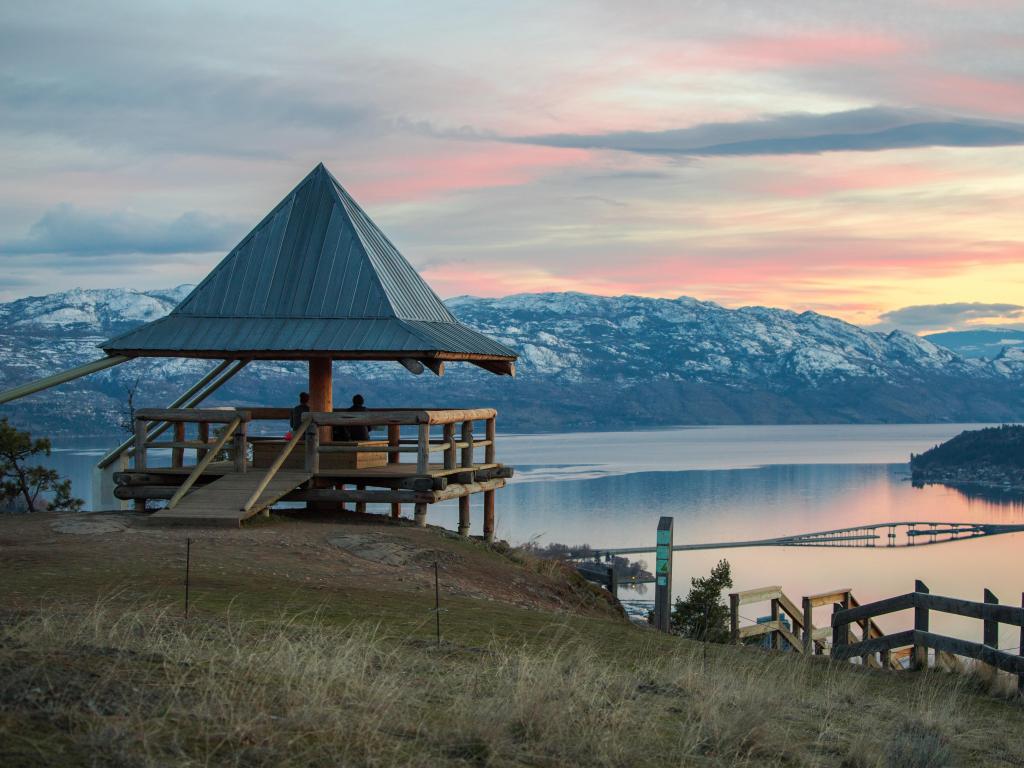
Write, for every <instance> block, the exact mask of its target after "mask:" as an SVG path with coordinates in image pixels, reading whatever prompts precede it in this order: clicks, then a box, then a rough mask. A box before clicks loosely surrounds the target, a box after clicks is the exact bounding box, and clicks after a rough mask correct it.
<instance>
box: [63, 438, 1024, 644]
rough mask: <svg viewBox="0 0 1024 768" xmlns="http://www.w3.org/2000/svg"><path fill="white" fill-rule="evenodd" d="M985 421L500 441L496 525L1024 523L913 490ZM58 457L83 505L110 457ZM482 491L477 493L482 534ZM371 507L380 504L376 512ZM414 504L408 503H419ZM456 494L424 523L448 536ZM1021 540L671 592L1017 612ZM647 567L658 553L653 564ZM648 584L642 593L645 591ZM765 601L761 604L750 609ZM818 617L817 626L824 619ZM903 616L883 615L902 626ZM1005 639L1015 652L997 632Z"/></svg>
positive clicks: (767, 555)
mask: <svg viewBox="0 0 1024 768" xmlns="http://www.w3.org/2000/svg"><path fill="white" fill-rule="evenodd" d="M980 426H984V425H977V424H929V425H826V426H821V425H814V426H724V427H694V428H674V429H659V430H644V431H635V432H603V433H590V434H585V433H573V434H553V435H499V440H498V457H499V459H500V460H501V461H503V462H505V463H508V464H512V465H514V466H515V467H516V477H515V479H514V480H512V481H511V482H510V483H509V485H508V487H507V488H505V489H503V490H502V491H499V492H498V494H497V534H498V536H499V537H500V538H504V539H507V540H508V541H510V542H512V543H522V542H526V541H532V540H535V541H538V542H540V543H548V542H552V541H557V542H561V543H564V544H591V545H593V546H603V547H629V546H646V545H650V544H652V543H653V540H654V530H655V527H656V525H657V522H658V518H659V517H661V516H662V515H672V516H673V517H674V518H675V540H676V543H677V544H682V543H699V542H709V541H729V540H737V539H753V538H765V537H771V536H779V535H784V534H794V533H803V532H810V531H818V530H825V529H829V528H841V527H847V526H854V525H858V524H862V523H872V522H886V521H895V520H933V521H962V522H999V523H1024V500H1022V499H1020V498H1014V497H1006V498H1001V497H1000V496H999V495H998V494H994V493H992V494H985V495H984V496H978V495H968V494H965V493H963V492H961V491H959V490H954V489H951V488H947V487H944V486H927V487H925V488H914V487H913V486H911V484H910V482H909V468H908V466H907V463H906V462H907V460H908V458H909V455H910V453H911V452H914V453H920V452H922V451H924V450H926V449H928V448H930V447H931V446H933V445H935V444H937V443H940V442H942V441H944V440H947V439H949V438H950V437H952V436H954V435H956V434H958V433H959V432H961V431H962V430H964V429H972V428H978V427H980ZM57 448H58V449H59V450H58V451H57V452H55V454H54V457H53V458H54V462H53V463H54V466H56V467H57V468H58V469H60V470H61V471H62V472H64V473H65V474H67V475H68V476H70V477H71V478H72V481H73V485H74V488H75V491H76V494H77V495H79V496H83V497H84V498H88V496H89V494H88V488H89V483H90V482H91V474H90V473H91V468H92V466H93V464H95V462H96V460H97V458H98V457H99V455H101V453H102V450H99V449H82V448H75V447H72V446H60V445H58V446H57ZM481 503H482V500H481V499H480V497H479V496H474V497H473V506H472V514H473V532H474V533H475V534H476V533H479V532H480V528H481V519H482V508H481ZM371 509H372V508H371ZM410 512H411V510H410ZM457 520H458V511H457V507H456V505H455V503H454V502H451V503H446V504H439V505H436V506H435V507H433V508H432V509H431V514H430V522H431V523H436V524H440V525H444V526H445V527H447V528H452V529H454V528H455V527H456V525H457ZM1022 554H1024V534H1007V535H1002V536H990V537H986V538H979V539H975V540H971V541H962V542H953V543H948V544H939V545H934V546H921V547H916V548H913V549H891V550H890V549H884V548H882V549H860V548H810V547H768V548H751V549H731V550H728V551H720V552H716V551H697V552H680V553H676V555H675V558H674V561H673V571H674V583H675V584H674V585H675V590H676V592H677V593H681V594H685V592H686V589H687V588H688V586H689V579H690V577H691V576H699V575H706V574H707V573H708V572H709V571H710V570H711V568H712V566H713V565H714V564H715V563H716V562H717V561H718V559H719V558H721V557H723V556H724V557H726V558H727V559H728V560H729V562H730V563H731V564H732V570H733V579H734V582H735V585H736V589H737V590H743V589H751V588H754V587H760V586H765V585H770V584H780V585H781V586H782V588H783V590H784V591H785V592H786V594H788V595H789V596H790V597H791V598H793V599H795V600H796V601H797V602H798V604H799V600H800V597H801V596H803V595H806V594H813V593H816V592H824V591H827V590H831V589H833V588H838V587H850V588H852V589H853V590H854V593H855V594H856V596H857V597H858V599H859V600H860V601H861V602H868V601H872V600H875V599H879V598H882V597H890V596H892V595H895V594H900V593H904V592H909V591H911V590H912V589H913V585H914V579H921V580H923V581H924V582H925V583H926V584H927V585H928V586H929V587H930V588H931V590H932V592H933V593H936V594H944V595H952V596H956V597H963V598H967V599H973V600H980V599H981V596H982V589H983V588H985V587H988V588H990V589H992V590H993V591H994V592H995V594H996V595H998V596H999V598H1000V599H1001V602H1003V603H1007V604H1012V605H1019V604H1020V600H1021V590H1022V589H1024V566H1022V564H1021V561H1022ZM646 559H647V562H648V563H651V562H652V560H653V555H652V556H649V557H647V558H646ZM651 594H652V593H651V592H649V593H648V594H647V595H646V597H650V596H651ZM766 610H767V609H766V608H765V609H763V610H761V611H758V609H757V608H756V607H754V608H751V611H752V612H753V613H754V614H756V615H750V616H749V618H756V616H757V615H763V613H765V612H766ZM819 610H821V611H822V613H821V614H819V615H818V616H817V617H816V623H823V622H824V621H826V616H825V613H827V609H824V608H823V609H819ZM910 622H911V619H910V617H909V614H906V613H903V614H893V615H892V616H889V617H884V618H883V619H882V621H880V622H879V623H880V624H881V625H882V626H883V627H884V628H885V629H887V630H891V631H895V630H898V629H906V628H908V627H909V626H910ZM932 627H933V630H934V631H940V632H941V631H949V632H951V633H953V632H955V633H956V634H958V635H960V636H963V637H964V638H974V636H975V635H977V639H979V640H980V636H981V623H980V622H977V621H970V620H963V619H958V618H955V617H945V616H939V615H934V614H933V618H932ZM1001 631H1002V634H1001V637H1000V647H1011V646H1012V647H1016V644H1017V642H1018V638H1017V633H1016V630H1014V629H1013V628H1011V627H1003V628H1002V630H1001Z"/></svg>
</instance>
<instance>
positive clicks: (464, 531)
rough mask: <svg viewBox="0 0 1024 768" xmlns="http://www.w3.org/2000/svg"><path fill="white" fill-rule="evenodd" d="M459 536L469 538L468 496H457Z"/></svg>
mask: <svg viewBox="0 0 1024 768" xmlns="http://www.w3.org/2000/svg"><path fill="white" fill-rule="evenodd" d="M459 536H462V537H466V536H469V494H466V495H465V496H459Z"/></svg>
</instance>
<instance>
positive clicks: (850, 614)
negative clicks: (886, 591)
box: [832, 592, 915, 626]
mask: <svg viewBox="0 0 1024 768" xmlns="http://www.w3.org/2000/svg"><path fill="white" fill-rule="evenodd" d="M914 605H915V602H914V593H913V592H910V593H908V594H905V595H897V596H896V597H887V598H886V599H885V600H878V601H877V602H874V603H867V604H866V605H859V606H857V607H856V608H845V609H843V610H842V611H840V612H839V613H836V614H833V616H832V621H833V624H832V626H835V622H836V621H839V622H841V623H843V624H852V623H853V622H855V621H860V620H861V619H867V618H870V617H872V616H883V615H885V614H887V613H894V612H895V611H905V610H907V609H908V608H913V607H914Z"/></svg>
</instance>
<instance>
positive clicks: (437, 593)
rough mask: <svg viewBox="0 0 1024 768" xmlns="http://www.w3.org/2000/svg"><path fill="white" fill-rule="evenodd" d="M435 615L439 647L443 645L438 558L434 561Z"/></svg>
mask: <svg viewBox="0 0 1024 768" xmlns="http://www.w3.org/2000/svg"><path fill="white" fill-rule="evenodd" d="M434 616H435V617H437V618H436V623H437V647H438V648H440V647H441V579H440V576H439V575H438V567H437V560H435V561H434Z"/></svg>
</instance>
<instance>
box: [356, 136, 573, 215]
mask: <svg viewBox="0 0 1024 768" xmlns="http://www.w3.org/2000/svg"><path fill="white" fill-rule="evenodd" d="M590 154H591V153H590V152H589V151H588V150H582V149H563V148H554V147H539V146H529V145H524V144H506V143H498V142H457V143H456V142H450V143H440V144H439V143H438V142H435V143H433V144H431V146H430V147H429V148H424V149H423V151H422V152H421V153H414V152H407V153H405V154H402V155H398V156H395V155H389V156H387V157H386V158H385V159H383V160H381V161H379V162H376V163H373V164H372V165H370V166H368V165H365V164H363V165H361V167H360V168H359V175H360V176H362V177H364V178H365V179H366V180H365V181H357V183H354V184H353V194H356V195H357V197H358V198H359V199H360V200H365V201H366V202H368V203H381V202H396V201H407V200H421V199H423V198H427V197H431V196H435V195H438V194H443V193H446V192H459V191H463V190H469V189H481V188H486V187H507V186H517V185H520V184H528V183H530V182H532V181H535V180H536V179H538V178H539V177H542V176H544V175H546V174H548V173H550V172H552V171H554V170H556V169H558V168H565V167H569V166H579V165H583V164H585V163H586V162H587V159H588V158H589V157H590Z"/></svg>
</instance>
